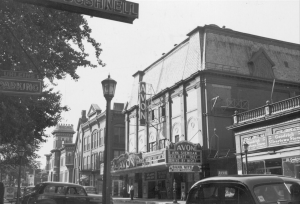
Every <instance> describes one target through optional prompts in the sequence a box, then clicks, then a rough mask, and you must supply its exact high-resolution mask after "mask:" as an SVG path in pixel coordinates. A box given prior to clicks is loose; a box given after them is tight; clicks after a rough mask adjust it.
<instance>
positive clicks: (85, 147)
mask: <svg viewBox="0 0 300 204" xmlns="http://www.w3.org/2000/svg"><path fill="white" fill-rule="evenodd" d="M85 145H86V143H85V138H83V151H85V148H86V147H85Z"/></svg>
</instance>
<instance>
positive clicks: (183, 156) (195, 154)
mask: <svg viewBox="0 0 300 204" xmlns="http://www.w3.org/2000/svg"><path fill="white" fill-rule="evenodd" d="M167 163H168V164H176V165H177V164H178V165H179V164H180V165H200V164H202V150H201V146H200V144H194V143H191V142H188V141H180V142H177V143H175V144H172V143H171V144H170V146H169V150H168V161H167Z"/></svg>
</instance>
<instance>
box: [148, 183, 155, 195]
mask: <svg viewBox="0 0 300 204" xmlns="http://www.w3.org/2000/svg"><path fill="white" fill-rule="evenodd" d="M154 189H155V181H149V182H148V198H155V191H154Z"/></svg>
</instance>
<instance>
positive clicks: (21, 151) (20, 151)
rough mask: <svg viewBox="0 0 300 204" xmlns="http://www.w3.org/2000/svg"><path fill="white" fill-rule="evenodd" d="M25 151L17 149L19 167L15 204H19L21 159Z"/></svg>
mask: <svg viewBox="0 0 300 204" xmlns="http://www.w3.org/2000/svg"><path fill="white" fill-rule="evenodd" d="M24 153H25V150H24V149H22V148H21V149H19V150H18V155H19V159H20V165H19V175H18V191H17V202H16V204H19V200H20V195H21V194H20V193H21V192H20V183H21V168H22V158H23V156H24Z"/></svg>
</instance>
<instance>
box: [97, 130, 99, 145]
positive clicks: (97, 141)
mask: <svg viewBox="0 0 300 204" xmlns="http://www.w3.org/2000/svg"><path fill="white" fill-rule="evenodd" d="M97 147H99V132H97Z"/></svg>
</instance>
